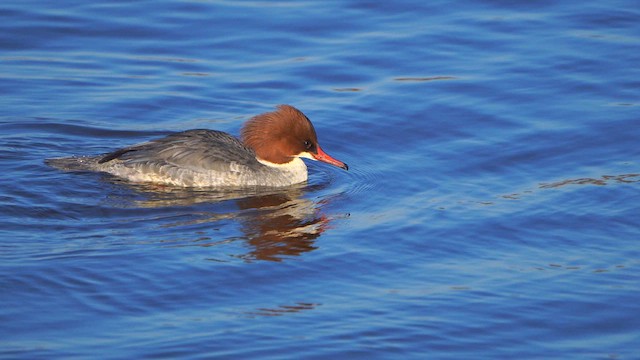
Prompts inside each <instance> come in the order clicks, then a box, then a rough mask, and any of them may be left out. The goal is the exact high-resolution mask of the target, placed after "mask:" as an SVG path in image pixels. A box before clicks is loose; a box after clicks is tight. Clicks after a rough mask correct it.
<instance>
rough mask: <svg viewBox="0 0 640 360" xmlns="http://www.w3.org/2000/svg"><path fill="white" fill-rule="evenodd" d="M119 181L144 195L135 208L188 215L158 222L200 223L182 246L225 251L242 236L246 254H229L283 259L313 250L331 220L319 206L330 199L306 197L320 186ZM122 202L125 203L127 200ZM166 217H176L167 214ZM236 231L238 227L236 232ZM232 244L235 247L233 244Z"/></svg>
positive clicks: (249, 259)
mask: <svg viewBox="0 0 640 360" xmlns="http://www.w3.org/2000/svg"><path fill="white" fill-rule="evenodd" d="M123 185H126V186H125V187H126V188H129V189H130V190H132V191H134V192H135V193H137V194H138V195H139V196H138V197H140V196H141V197H143V198H146V200H134V204H135V206H137V207H141V208H165V207H183V206H184V207H187V208H186V209H185V213H184V215H185V217H186V218H187V219H186V220H185V217H182V216H180V217H178V218H179V220H178V221H175V222H170V223H165V224H163V225H162V227H164V228H167V227H170V228H175V227H185V228H187V229H188V228H191V227H193V225H196V224H198V225H199V226H196V227H195V228H196V229H197V231H196V233H195V236H194V237H193V238H191V239H189V238H188V237H187V239H186V240H187V243H186V244H184V243H183V245H182V246H184V245H187V246H192V245H196V246H203V247H219V248H220V251H224V247H225V246H226V245H228V244H230V243H234V242H236V241H242V242H246V244H247V245H249V246H248V247H247V246H242V247H241V249H242V251H244V253H241V254H237V253H236V254H232V255H231V256H232V257H235V258H241V259H244V260H247V261H252V260H267V261H282V260H283V259H285V258H286V257H290V256H299V255H301V254H303V253H305V252H308V251H312V250H315V249H316V246H315V239H317V238H318V237H320V235H321V234H322V233H323V232H324V231H325V230H327V228H328V227H329V222H330V221H331V218H330V217H328V216H326V215H324V214H323V213H322V207H323V206H324V205H326V204H327V203H328V202H329V201H330V199H323V200H321V201H314V200H312V199H308V198H305V196H304V193H305V192H306V191H314V190H313V189H314V188H315V190H319V189H321V188H322V187H323V185H314V186H303V185H302V184H300V185H293V186H289V187H285V188H256V189H235V190H233V189H230V190H219V191H205V190H202V189H190V188H178V187H167V186H155V185H150V184H133V183H127V184H123ZM125 198H126V201H125V200H124V199H122V201H124V202H130V201H131V196H130V195H127V196H126V197H125ZM114 200H115V199H114V197H110V201H114ZM198 204H206V205H204V206H203V205H198ZM121 205H124V206H126V207H128V205H126V204H121ZM194 206H195V208H197V209H198V211H197V212H193V210H192V209H193V208H194ZM203 209H207V210H205V211H203ZM169 219H176V217H174V216H171V217H169ZM229 221H231V223H229ZM225 224H233V225H231V226H230V228H232V231H231V232H227V231H219V230H220V226H224V225H225ZM235 224H238V225H239V226H236V225H235ZM206 229H210V230H206ZM214 230H215V231H214ZM237 230H239V231H240V232H241V234H240V235H238V233H237ZM209 233H211V235H208V234H209ZM181 234H182V235H181V237H182V238H183V239H184V238H185V237H186V236H187V232H184V231H183V232H181ZM173 241H175V240H173ZM231 248H232V249H235V250H237V248H235V247H233V246H232V247H231ZM247 248H248V250H247ZM235 250H234V251H235Z"/></svg>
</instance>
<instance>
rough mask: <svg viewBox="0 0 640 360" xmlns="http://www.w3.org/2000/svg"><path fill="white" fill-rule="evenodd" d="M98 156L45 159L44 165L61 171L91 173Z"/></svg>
mask: <svg viewBox="0 0 640 360" xmlns="http://www.w3.org/2000/svg"><path fill="white" fill-rule="evenodd" d="M100 158H101V157H100V156H71V157H63V158H52V159H46V160H45V161H44V163H45V164H47V165H49V166H51V167H54V168H56V169H59V170H63V171H91V170H95V168H96V165H97V164H98V160H99V159H100Z"/></svg>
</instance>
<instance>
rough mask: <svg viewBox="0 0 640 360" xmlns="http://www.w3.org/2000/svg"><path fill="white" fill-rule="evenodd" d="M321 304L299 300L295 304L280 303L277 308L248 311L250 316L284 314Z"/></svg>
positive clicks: (247, 313)
mask: <svg viewBox="0 0 640 360" xmlns="http://www.w3.org/2000/svg"><path fill="white" fill-rule="evenodd" d="M318 306H320V304H314V303H303V302H298V303H295V304H294V305H280V306H277V307H275V308H259V309H256V311H251V312H246V313H245V314H246V315H249V316H252V317H253V316H282V315H287V314H292V313H299V312H301V311H305V310H313V309H315V308H316V307H318Z"/></svg>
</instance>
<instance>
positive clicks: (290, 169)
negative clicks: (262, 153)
mask: <svg viewBox="0 0 640 360" xmlns="http://www.w3.org/2000/svg"><path fill="white" fill-rule="evenodd" d="M256 160H258V161H259V162H260V163H261V164H263V165H266V166H268V167H270V168H272V169H275V170H279V171H281V172H283V173H286V175H285V176H287V177H289V178H290V179H291V181H292V183H299V182H303V181H306V180H307V165H306V164H305V163H304V161H302V159H300V158H299V157H294V158H293V159H292V160H291V161H289V162H288V163H284V164H276V163H272V162H270V161H267V160H262V159H260V158H257V157H256Z"/></svg>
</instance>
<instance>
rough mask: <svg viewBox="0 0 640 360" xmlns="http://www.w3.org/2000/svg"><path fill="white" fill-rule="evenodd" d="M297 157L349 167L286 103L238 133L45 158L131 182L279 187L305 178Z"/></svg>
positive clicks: (199, 132)
mask: <svg viewBox="0 0 640 360" xmlns="http://www.w3.org/2000/svg"><path fill="white" fill-rule="evenodd" d="M302 159H310V160H315V161H320V162H324V163H327V164H330V165H333V166H336V167H338V168H341V169H344V170H348V169H349V167H348V166H347V164H345V163H344V162H342V161H340V160H337V159H335V158H334V157H332V156H330V155H328V154H327V153H326V152H324V150H323V149H322V148H321V147H320V144H319V143H318V137H317V135H316V131H315V129H314V127H313V124H312V123H311V121H310V120H309V118H308V117H307V116H306V115H305V114H304V113H302V112H301V111H300V110H298V109H297V108H295V107H293V106H291V105H279V106H277V108H276V110H275V111H271V112H266V113H263V114H260V115H256V116H254V117H252V118H250V119H249V120H247V121H246V122H245V123H244V125H243V126H242V128H241V130H240V137H239V138H237V137H235V136H233V135H231V134H228V133H226V132H222V131H217V130H209V129H194V130H187V131H182V132H178V133H173V134H170V135H168V136H166V137H163V138H159V139H155V140H151V141H148V142H143V143H140V144H136V145H132V146H128V147H124V148H121V149H117V150H115V151H112V152H109V153H106V154H101V155H98V156H73V157H65V158H55V159H49V160H48V161H47V163H48V164H49V165H51V166H53V167H56V168H59V169H62V170H68V171H96V172H103V173H108V174H111V175H113V176H116V177H118V178H121V179H124V180H127V181H130V182H136V183H153V184H160V185H170V186H177V187H255V186H260V187H283V186H290V185H293V184H298V183H302V182H305V181H307V179H308V171H307V166H306V164H305V162H304V161H303V160H302Z"/></svg>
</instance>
